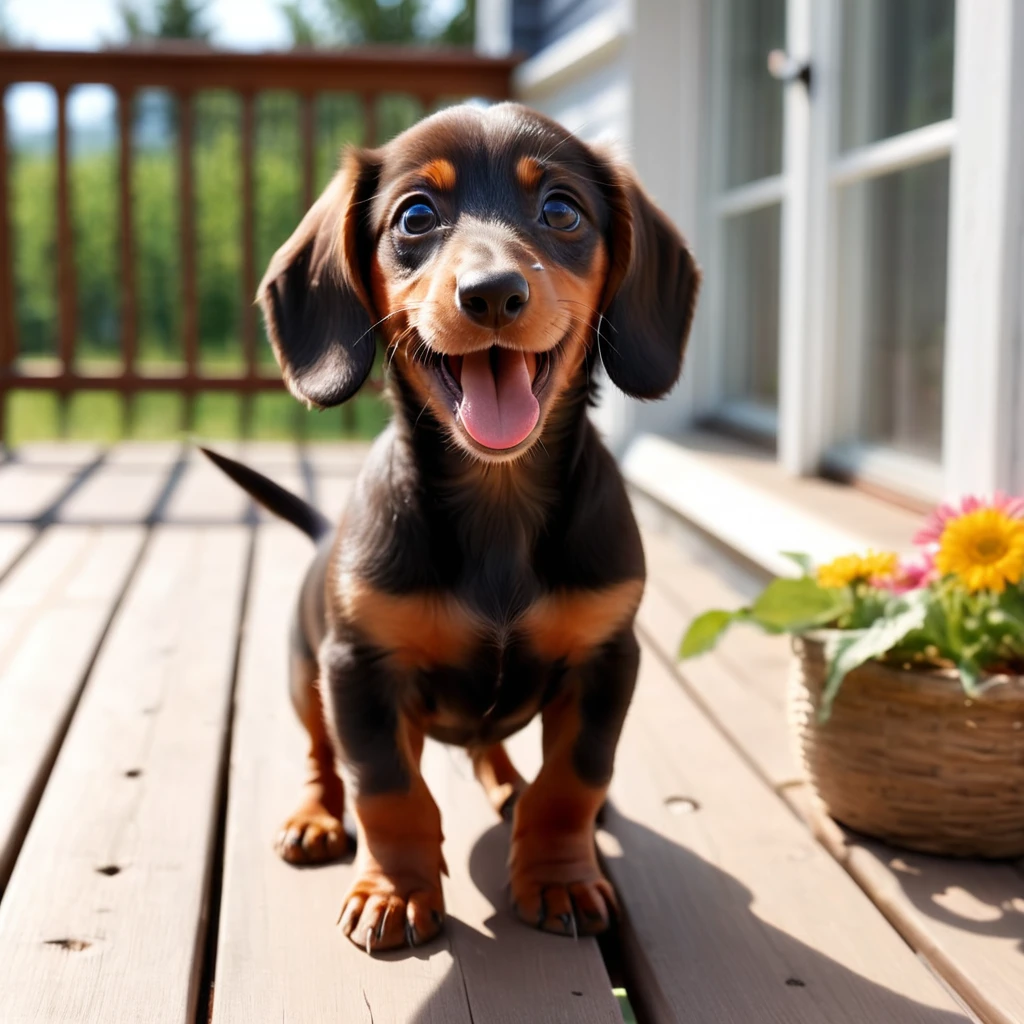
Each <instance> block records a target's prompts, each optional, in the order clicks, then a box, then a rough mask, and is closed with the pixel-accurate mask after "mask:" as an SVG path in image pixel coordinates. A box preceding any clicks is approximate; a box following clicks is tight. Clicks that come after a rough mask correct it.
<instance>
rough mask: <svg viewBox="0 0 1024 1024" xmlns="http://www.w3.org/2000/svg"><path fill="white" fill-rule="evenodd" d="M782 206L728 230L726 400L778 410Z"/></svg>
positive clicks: (734, 220)
mask: <svg viewBox="0 0 1024 1024" xmlns="http://www.w3.org/2000/svg"><path fill="white" fill-rule="evenodd" d="M781 212H782V211H781V207H780V205H779V204H778V203H775V204H773V205H772V206H768V207H765V208H764V209H761V210H755V211H754V212H753V213H747V214H743V215H740V216H736V217H730V218H728V219H727V220H726V221H725V223H724V224H723V232H724V244H725V277H724V280H723V283H722V289H723V293H724V294H723V343H724V349H725V351H724V359H725V382H724V383H725V397H726V398H727V399H737V398H742V399H748V400H752V401H754V402H756V403H758V404H761V405H770V406H774V405H775V404H776V401H777V399H778V389H779V233H780V227H781Z"/></svg>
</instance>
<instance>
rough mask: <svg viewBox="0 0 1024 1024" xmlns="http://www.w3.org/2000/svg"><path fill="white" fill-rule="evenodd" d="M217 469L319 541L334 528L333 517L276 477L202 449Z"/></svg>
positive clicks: (263, 504) (276, 514)
mask: <svg viewBox="0 0 1024 1024" xmlns="http://www.w3.org/2000/svg"><path fill="white" fill-rule="evenodd" d="M199 450H200V451H201V452H202V453H203V454H204V455H205V456H206V457H207V458H208V459H209V460H210V461H211V462H212V463H213V464H214V465H215V466H216V467H217V468H218V469H220V470H222V471H223V472H224V473H226V474H227V475H228V476H229V477H231V479H232V480H234V481H235V483H236V484H238V486H239V487H241V488H242V490H243V491H246V492H247V493H248V494H251V495H252V497H254V498H255V499H256V500H257V501H258V502H259V503H260V504H261V505H262V506H263V507H264V508H265V509H267V510H268V511H270V512H273V513H274V515H275V516H280V517H281V518H282V519H284V520H287V521H288V522H289V523H291V524H292V525H293V526H297V527H298V528H299V529H300V530H301V531H302V532H303V533H304V534H306V536H307V537H311V538H312V539H313V540H314V541H319V540H320V538H321V537H323V536H324V535H325V534H328V533H330V532H331V530H332V529H333V526H332V525H331V522H330V520H329V519H328V518H327V517H326V516H324V515H322V514H321V513H320V512H318V511H317V510H316V509H315V508H313V506H312V505H310V504H309V503H308V502H306V501H303V500H302V498H300V497H299V496H298V495H296V494H292V492H291V491H286V490H285V489H284V488H283V487H281V486H280V485H279V484H275V483H274V481H273V480H269V479H268V478H267V477H265V476H264V475H263V474H262V473H257V472H256V470H255V469H250V468H249V467H248V466H243V465H242V463H241V462H235V460H234V459H229V458H228V457H227V456H226V455H219V454H218V453H217V452H212V451H210V449H209V448H203V447H200V449H199Z"/></svg>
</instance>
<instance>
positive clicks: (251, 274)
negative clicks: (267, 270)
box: [242, 93, 257, 437]
mask: <svg viewBox="0 0 1024 1024" xmlns="http://www.w3.org/2000/svg"><path fill="white" fill-rule="evenodd" d="M254 121H255V98H254V97H253V95H252V93H245V94H244V95H243V96H242V355H243V358H244V359H245V380H246V386H245V388H244V389H243V393H242V436H243V437H248V436H250V435H251V433H252V416H253V390H254V385H253V383H252V382H253V381H254V380H255V379H256V370H257V367H256V307H255V305H254V304H253V300H254V298H255V295H256V254H255V252H254V251H253V246H254V242H253V215H254V204H253V163H254V158H255V153H254V150H255V144H254V141H253V139H254V134H255V126H254Z"/></svg>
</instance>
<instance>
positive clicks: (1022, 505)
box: [914, 491, 1024, 547]
mask: <svg viewBox="0 0 1024 1024" xmlns="http://www.w3.org/2000/svg"><path fill="white" fill-rule="evenodd" d="M982 508H994V509H996V510H998V511H999V512H1003V513H1005V514H1006V515H1008V516H1009V517H1010V518H1011V519H1024V497H1018V498H1015V497H1011V496H1010V495H1008V494H1004V493H1003V492H1002V491H996V493H995V494H994V495H993V496H992V498H991V499H987V498H981V497H979V496H978V495H976V494H968V495H967V496H966V497H964V498H962V499H961V501H960V504H959V506H957V505H954V504H951V503H950V502H948V501H944V502H943V503H942V504H941V505H939V507H938V508H937V509H935V511H934V512H932V514H931V515H930V516H929V517H928V519H927V521H926V522H925V524H924V526H922V527H921V529H920V530H918V531H917V533H916V534H915V535H914V543H915V544H918V545H921V546H922V547H930V546H931V545H938V543H939V541H940V540H941V539H942V534H943V532H944V531H945V529H946V526H947V525H948V524H949V523H950V521H951V520H953V519H959V518H960V517H961V516H965V515H967V514H968V513H970V512H977V511H978V509H982Z"/></svg>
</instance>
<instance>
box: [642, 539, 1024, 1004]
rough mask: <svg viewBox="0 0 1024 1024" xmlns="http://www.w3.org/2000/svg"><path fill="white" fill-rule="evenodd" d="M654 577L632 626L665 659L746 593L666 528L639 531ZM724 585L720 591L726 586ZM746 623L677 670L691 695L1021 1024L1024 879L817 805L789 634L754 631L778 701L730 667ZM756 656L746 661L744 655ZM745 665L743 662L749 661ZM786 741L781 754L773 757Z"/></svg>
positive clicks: (938, 956)
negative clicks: (794, 718) (804, 759)
mask: <svg viewBox="0 0 1024 1024" xmlns="http://www.w3.org/2000/svg"><path fill="white" fill-rule="evenodd" d="M644 540H645V544H646V545H647V547H648V549H649V551H650V550H654V551H656V552H657V555H656V557H655V558H651V559H649V564H650V565H651V567H652V570H653V571H652V580H651V586H650V589H649V593H648V595H647V596H646V597H645V599H644V607H643V608H642V609H641V615H640V624H641V627H642V628H643V630H644V632H645V636H646V637H647V639H648V641H649V642H650V643H651V644H652V646H653V647H654V648H656V649H657V650H658V651H659V652H660V654H661V655H662V657H663V658H665V659H666V660H672V659H674V657H675V651H676V647H677V645H678V640H679V636H680V635H681V633H682V631H683V629H684V628H685V626H686V624H687V623H688V621H689V619H690V618H691V617H692V616H693V615H695V614H697V613H699V612H700V611H703V610H705V609H706V608H707V607H711V606H713V605H715V604H723V605H725V606H733V605H739V604H741V603H743V601H745V600H746V598H747V597H748V596H749V590H746V589H742V588H741V587H729V585H728V584H727V583H726V582H724V581H723V578H722V577H719V578H718V585H717V589H716V591H715V592H714V594H713V595H711V596H709V595H708V593H707V591H706V588H705V582H706V581H705V578H704V577H702V576H701V574H700V573H699V572H696V571H692V572H691V571H690V570H689V566H688V560H687V558H686V556H685V554H684V553H683V550H682V549H680V548H678V547H675V545H674V544H672V543H671V542H668V541H666V539H665V538H664V537H658V536H657V535H652V534H651V533H650V532H648V533H646V534H645V537H644ZM723 588H725V589H723ZM753 636H756V634H752V633H751V631H747V630H737V631H736V633H735V634H734V635H733V636H731V637H730V638H728V639H727V640H726V641H725V643H724V645H723V646H724V647H725V648H726V649H727V650H728V651H729V652H730V653H729V659H728V661H726V660H724V659H723V658H722V657H721V656H720V655H719V654H718V653H717V652H716V653H715V654H712V655H708V656H705V657H702V658H700V659H697V660H695V661H691V662H687V663H686V664H685V665H683V666H681V667H679V668H677V669H676V675H677V678H678V679H680V680H684V681H685V683H686V685H687V687H689V688H690V689H691V690H692V691H693V692H695V693H697V694H698V695H699V697H700V699H701V702H702V704H703V705H704V706H705V707H706V708H707V709H708V710H709V712H710V714H711V716H712V717H713V718H714V719H715V720H716V722H717V724H718V725H719V727H720V728H721V729H722V730H723V731H724V732H725V733H726V734H727V735H729V736H730V737H731V738H732V739H733V741H734V742H735V743H737V745H738V746H739V747H740V748H741V749H742V750H743V751H744V753H745V754H746V755H747V756H748V757H749V758H750V759H751V761H752V762H753V763H754V764H755V765H756V766H757V768H758V770H759V771H760V773H761V774H762V775H763V776H764V777H765V778H766V779H767V780H768V781H769V782H770V783H772V784H773V785H775V786H777V787H779V788H780V791H781V793H782V795H783V796H784V798H785V799H786V800H787V801H788V802H789V803H790V805H791V806H792V807H793V808H794V809H795V810H796V811H797V812H798V813H799V814H801V815H802V816H803V817H804V818H805V820H807V821H808V822H809V824H810V825H811V827H812V828H813V830H814V832H815V834H816V835H818V837H819V838H820V839H821V840H822V842H823V843H824V845H825V846H826V848H827V849H828V850H829V851H830V852H831V853H832V854H833V855H834V856H835V857H836V859H837V860H838V861H839V862H840V863H841V864H842V865H843V866H844V867H845V868H846V869H847V870H848V871H849V872H850V874H851V875H852V876H853V877H854V878H855V879H856V880H857V882H858V883H859V884H860V885H861V886H862V887H863V888H864V890H865V891H866V892H867V893H868V895H869V896H870V897H871V898H872V900H873V901H874V902H875V903H876V904H877V905H878V906H879V907H880V909H881V910H882V911H883V912H884V913H885V915H886V916H887V917H888V918H889V920H890V921H891V922H892V923H893V924H894V925H895V926H896V928H897V929H898V930H899V931H900V933H901V934H902V935H903V936H904V938H905V939H906V940H907V941H908V942H909V943H910V944H911V946H912V947H913V948H914V949H916V950H917V951H918V952H919V953H920V954H921V955H922V956H923V957H924V958H925V959H926V960H927V962H928V963H929V964H931V965H932V966H933V967H934V968H935V970H936V971H937V972H938V973H939V974H940V975H941V976H942V977H943V978H944V979H945V980H946V981H947V982H948V983H949V984H950V985H951V986H952V987H953V988H954V989H955V990H956V991H957V992H958V993H959V994H960V996H961V998H963V999H964V1000H965V1001H966V1002H967V1003H968V1005H969V1006H970V1007H971V1009H972V1010H973V1011H974V1012H975V1013H976V1014H978V1016H979V1017H980V1018H981V1019H982V1020H984V1021H986V1022H990V1024H1024V985H1022V984H1021V978H1024V879H1022V878H1021V875H1020V874H1019V873H1018V872H1017V871H1016V870H1015V869H1014V868H1013V867H1011V866H1009V865H1006V864H999V863H983V862H978V861H956V860H946V859H942V858H933V857H924V856H921V855H917V854H911V853H906V852H903V851H897V850H894V849H892V848H891V847H887V846H885V845H884V844H882V843H876V842H872V841H870V840H867V839H864V838H863V837H860V836H857V835H855V834H854V833H851V832H849V831H847V830H845V829H843V828H841V826H838V825H836V824H835V822H833V821H831V820H830V819H827V818H824V817H823V816H822V815H821V814H820V813H819V812H818V811H817V809H816V808H815V806H814V804H813V801H812V800H811V799H810V794H809V793H808V791H807V788H806V786H805V785H803V784H799V785H792V784H787V783H790V780H791V779H792V778H793V777H794V776H793V775H790V774H788V772H789V769H788V768H787V767H786V762H789V763H790V764H792V765H793V768H792V771H793V772H796V767H795V759H790V757H789V754H788V750H789V746H790V740H789V733H788V728H787V725H786V721H785V711H784V708H783V706H782V705H783V701H784V699H785V688H786V674H787V671H788V653H787V647H786V644H785V641H783V640H779V639H774V640H769V639H766V638H764V637H757V641H758V645H757V647H758V650H760V651H762V652H763V651H764V649H765V646H766V645H774V646H775V647H776V649H777V650H778V655H777V657H776V659H775V661H774V664H772V663H771V662H770V661H768V660H766V659H764V658H763V657H761V658H760V659H759V660H758V661H757V664H758V665H759V666H760V671H762V672H763V679H762V685H763V686H767V687H770V688H773V689H774V690H775V692H776V694H777V695H778V698H777V700H775V701H768V700H761V699H757V698H756V697H755V696H754V695H753V694H752V693H751V691H750V690H749V688H748V685H747V683H746V682H745V681H744V680H743V679H742V678H737V673H736V672H735V671H734V666H736V665H737V664H739V663H741V662H742V659H743V656H744V652H745V651H746V650H747V644H748V643H749V641H750V639H751V637H753ZM752 660H753V659H752ZM745 670H746V672H747V673H748V674H749V672H750V671H751V667H750V666H745ZM783 746H784V747H785V749H786V752H787V753H786V761H782V760H781V759H780V757H779V751H780V749H781V748H782V747H783Z"/></svg>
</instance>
